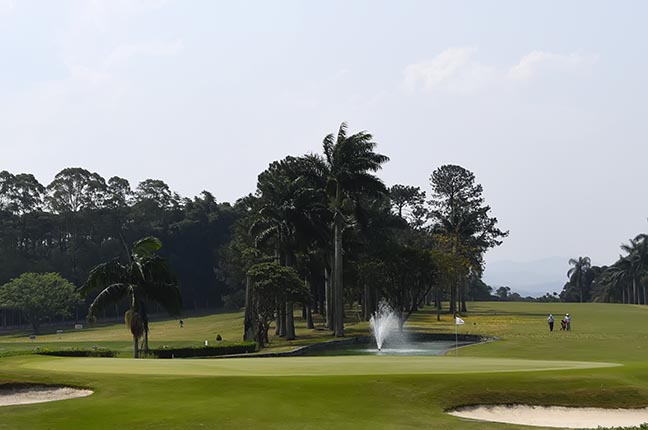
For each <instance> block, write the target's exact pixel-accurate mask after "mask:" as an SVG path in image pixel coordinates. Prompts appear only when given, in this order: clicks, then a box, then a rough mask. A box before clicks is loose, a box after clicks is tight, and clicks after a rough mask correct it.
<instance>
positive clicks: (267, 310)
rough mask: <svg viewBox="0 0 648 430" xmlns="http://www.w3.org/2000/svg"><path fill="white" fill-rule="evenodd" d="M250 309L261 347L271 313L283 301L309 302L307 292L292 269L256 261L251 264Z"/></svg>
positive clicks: (265, 341)
mask: <svg viewBox="0 0 648 430" xmlns="http://www.w3.org/2000/svg"><path fill="white" fill-rule="evenodd" d="M248 276H249V277H250V282H251V293H252V297H251V304H250V305H251V309H253V315H254V319H255V321H256V335H255V338H256V341H257V343H258V344H259V347H260V348H263V347H264V346H265V344H266V343H267V341H268V329H269V328H270V322H271V321H272V320H273V319H274V312H275V310H276V309H277V306H278V305H279V304H280V303H285V302H286V301H292V302H301V303H309V302H310V300H311V298H310V292H309V291H308V289H307V288H306V286H305V285H304V283H303V282H302V280H301V279H300V278H299V275H298V274H297V272H296V271H295V269H293V268H291V267H286V266H282V265H280V264H278V263H259V264H255V265H253V266H252V267H250V270H248Z"/></svg>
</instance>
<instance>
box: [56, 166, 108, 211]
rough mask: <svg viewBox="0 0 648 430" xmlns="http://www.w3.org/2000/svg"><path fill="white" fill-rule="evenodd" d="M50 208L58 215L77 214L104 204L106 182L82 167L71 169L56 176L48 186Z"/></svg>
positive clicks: (64, 170)
mask: <svg viewBox="0 0 648 430" xmlns="http://www.w3.org/2000/svg"><path fill="white" fill-rule="evenodd" d="M47 189H48V191H49V196H48V198H47V201H48V204H49V206H50V208H51V209H52V210H53V211H54V212H57V213H76V212H78V211H80V210H81V209H88V208H97V207H101V206H102V204H103V199H104V193H105V191H106V181H105V180H104V179H103V178H102V177H101V176H100V175H99V174H98V173H92V172H89V171H88V170H86V169H82V168H80V167H69V168H66V169H63V170H61V171H60V172H59V173H57V174H56V176H55V177H54V180H53V181H52V182H51V183H50V184H49V185H48V186H47Z"/></svg>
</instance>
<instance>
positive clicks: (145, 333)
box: [144, 323, 149, 356]
mask: <svg viewBox="0 0 648 430" xmlns="http://www.w3.org/2000/svg"><path fill="white" fill-rule="evenodd" d="M148 334H149V329H148V323H146V328H145V329H144V354H145V356H146V355H148V352H149V347H148Z"/></svg>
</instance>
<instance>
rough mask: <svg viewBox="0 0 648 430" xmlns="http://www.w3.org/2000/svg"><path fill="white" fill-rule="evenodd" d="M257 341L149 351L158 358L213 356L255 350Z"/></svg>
mask: <svg viewBox="0 0 648 430" xmlns="http://www.w3.org/2000/svg"><path fill="white" fill-rule="evenodd" d="M256 349H257V344H256V342H243V343H233V344H229V345H218V346H190V347H185V348H159V349H151V350H149V353H150V354H151V355H152V356H155V357H157V358H172V357H173V358H189V357H212V356H218V355H228V354H245V353H250V352H255V351H256Z"/></svg>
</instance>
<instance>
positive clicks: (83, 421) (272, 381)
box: [0, 303, 648, 430]
mask: <svg viewBox="0 0 648 430" xmlns="http://www.w3.org/2000/svg"><path fill="white" fill-rule="evenodd" d="M470 310H471V312H470V313H469V314H467V315H465V316H464V320H465V321H466V324H465V325H464V326H461V327H460V332H465V333H479V334H485V335H494V336H498V337H500V338H501V340H499V341H496V342H491V343H488V344H483V345H475V346H470V347H467V348H462V349H460V351H459V357H454V356H447V357H393V356H392V357H386V356H380V357H377V356H376V357H374V356H344V357H284V358H249V359H235V360H232V359H218V360H140V361H136V360H132V359H104V358H60V357H42V356H18V357H6V358H1V359H0V379H4V380H6V381H9V380H13V381H33V382H46V383H59V384H70V385H75V386H86V387H91V388H93V389H94V390H95V394H93V395H92V396H90V397H87V398H82V399H75V400H68V401H61V402H52V403H46V404H35V405H24V406H10V407H3V408H2V410H1V411H0V412H1V413H0V429H3V428H7V429H9V428H11V429H35V430H40V429H72V430H74V429H87V428H93V429H115V428H137V429H185V428H205V429H216V428H218V429H260V428H268V429H305V428H306V429H310V428H321V427H324V426H334V427H335V428H336V429H400V428H404V429H409V428H411V429H414V428H416V429H419V428H426V429H437V428H439V429H451V430H452V429H513V428H519V426H512V425H504V424H490V423H479V422H470V421H465V420H461V419H459V418H455V417H452V416H448V415H446V414H445V413H444V412H443V411H444V409H446V408H449V407H454V406H460V405H467V404H477V403H534V404H544V405H550V404H553V405H574V406H576V405H580V406H583V405H585V406H611V407H637V406H646V405H648V364H646V363H644V361H645V360H646V358H648V351H646V348H648V342H646V341H647V340H648V335H647V334H646V331H647V330H646V328H647V327H648V307H647V308H644V307H640V306H625V305H605V304H583V305H579V304H569V305H565V304H539V303H477V304H471V306H470ZM566 311H567V312H569V313H570V314H572V316H573V324H572V327H573V330H572V331H571V332H560V331H554V332H553V333H549V332H548V330H547V327H546V322H545V319H546V315H547V314H548V313H549V312H553V313H554V315H555V316H556V319H557V320H559V319H560V317H561V316H562V315H563V314H564V312H566ZM201 318H204V320H200V321H194V322H192V319H187V320H185V322H186V325H185V328H184V329H182V330H186V331H180V329H179V327H177V330H176V327H173V326H176V325H177V322H175V321H170V322H160V323H156V324H160V326H159V327H158V329H157V331H156V332H152V337H153V338H154V339H155V342H159V343H160V344H173V342H185V341H186V342H188V343H191V342H199V341H200V340H201V338H203V337H205V334H204V333H205V332H206V331H207V327H211V328H212V329H213V330H214V331H213V334H212V337H215V335H216V334H217V333H220V334H221V335H223V337H224V338H225V339H226V340H238V339H228V337H229V336H230V335H229V334H228V333H231V335H232V336H234V335H235V334H236V332H237V324H239V326H238V330H239V331H238V333H240V324H241V320H240V315H239V314H218V315H214V316H206V317H201ZM196 320H198V319H196ZM227 324H230V325H229V326H228V327H230V328H229V329H226V328H225V326H227ZM167 325H168V327H167ZM192 326H193V327H192ZM409 326H410V327H415V328H416V329H417V330H425V331H432V332H454V329H455V327H454V325H452V320H451V319H450V317H449V316H447V315H445V316H444V317H443V321H442V322H440V323H439V322H437V321H436V316H435V315H434V313H433V312H431V310H424V311H423V312H421V313H419V314H417V315H415V316H414V317H413V318H412V320H411V321H410V323H409ZM165 327H166V328H165ZM203 329H204V330H205V332H203ZM362 329H363V325H362V324H358V325H356V327H354V328H353V329H352V330H355V331H357V332H360V331H361V330H362ZM167 330H168V331H167ZM228 330H230V331H228ZM118 331H124V332H125V336H126V338H125V340H124V341H127V335H128V333H127V332H126V331H125V330H124V329H123V326H122V325H119V326H116V327H104V328H97V329H96V330H93V331H92V332H91V331H88V332H83V333H70V336H71V337H70V338H69V339H65V342H75V343H79V344H83V345H85V346H88V345H92V344H97V342H99V341H105V342H119V341H120V340H119V339H117V338H115V337H111V336H120V335H119V334H118V333H117V332H118ZM92 333H94V335H92ZM102 333H105V334H106V337H103V336H102ZM153 333H155V334H153ZM188 333H191V334H190V335H188ZM298 335H299V336H300V337H301V339H300V341H299V342H301V343H303V342H308V341H312V340H314V339H319V338H325V337H326V335H327V333H326V332H321V331H308V332H307V331H306V330H305V329H304V328H303V327H302V328H300V329H299V330H298ZM72 336H75V337H74V338H73V337H72ZM84 336H89V337H84ZM183 336H188V337H190V339H189V338H188V339H187V340H185V339H184V337H183ZM9 337H10V336H2V337H0V342H1V344H2V347H4V348H11V346H12V345H10V344H13V345H14V346H15V347H21V345H22V344H24V343H26V342H25V341H24V340H22V341H18V340H17V339H13V340H12V339H10V340H7V338H9ZM203 340H204V339H203ZM57 341H63V338H62V339H60V340H56V339H53V340H52V342H53V343H56V342H57ZM8 345H9V346H8ZM275 347H277V348H286V347H287V345H286V344H285V343H283V344H282V343H280V342H276V343H275ZM574 361H576V362H579V363H574ZM583 362H590V363H591V362H595V363H598V364H590V363H583ZM604 363H618V364H622V366H616V367H590V366H596V365H598V366H605V364H604Z"/></svg>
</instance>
